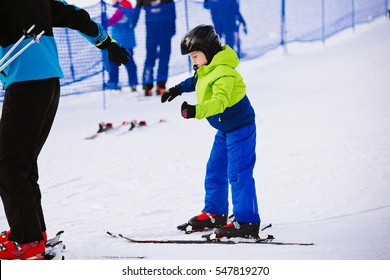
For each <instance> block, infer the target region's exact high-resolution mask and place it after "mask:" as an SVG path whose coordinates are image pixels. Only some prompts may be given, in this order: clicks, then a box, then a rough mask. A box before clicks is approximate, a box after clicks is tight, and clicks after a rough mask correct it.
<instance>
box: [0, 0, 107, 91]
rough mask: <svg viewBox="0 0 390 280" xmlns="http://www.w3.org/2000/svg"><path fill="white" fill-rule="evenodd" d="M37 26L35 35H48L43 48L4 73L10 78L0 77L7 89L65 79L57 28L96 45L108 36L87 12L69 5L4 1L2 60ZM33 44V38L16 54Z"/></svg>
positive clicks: (33, 50)
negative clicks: (60, 60)
mask: <svg viewBox="0 0 390 280" xmlns="http://www.w3.org/2000/svg"><path fill="white" fill-rule="evenodd" d="M33 24H35V25H36V27H35V28H34V29H33V31H32V32H33V33H35V34H39V33H40V32H41V31H42V30H45V34H44V35H43V36H42V37H41V39H40V43H39V44H37V43H35V44H33V45H31V46H30V47H29V48H28V49H27V50H26V51H25V52H23V53H22V54H21V55H20V56H19V57H18V58H17V59H15V60H14V61H13V62H12V63H11V64H10V65H8V66H7V67H6V68H5V69H4V72H5V74H6V77H4V76H3V75H0V79H1V81H2V83H3V88H4V89H7V88H8V87H9V86H10V85H11V84H13V83H16V82H23V81H30V80H41V79H47V78H55V77H58V78H62V77H63V73H62V70H61V67H60V64H59V59H58V51H57V46H56V42H55V39H54V36H53V27H68V28H71V29H75V30H78V31H79V32H80V34H81V35H83V36H84V37H85V38H86V39H87V40H88V41H89V42H90V43H92V44H96V43H99V42H101V41H103V40H104V38H105V37H106V34H107V33H106V31H105V30H104V28H103V26H101V25H100V24H97V23H95V22H93V21H92V20H91V18H90V16H89V14H88V13H87V12H86V11H85V10H82V9H79V8H77V7H75V6H73V5H68V4H67V3H66V2H65V1H58V0H57V1H56V0H34V1H23V3H22V4H21V3H20V1H15V0H2V1H0V57H3V56H4V55H5V54H6V53H7V51H8V50H9V49H11V48H12V47H13V45H14V44H15V43H16V42H17V41H18V40H19V38H20V37H21V36H22V35H23V30H24V29H28V28H30V27H31V26H32V25H33ZM31 40H32V38H26V39H24V40H23V41H22V42H21V44H20V45H19V46H18V47H17V48H16V49H15V50H14V52H13V53H16V52H17V51H19V50H20V49H21V48H23V47H24V46H25V45H27V44H28V43H29V42H30V41H31Z"/></svg>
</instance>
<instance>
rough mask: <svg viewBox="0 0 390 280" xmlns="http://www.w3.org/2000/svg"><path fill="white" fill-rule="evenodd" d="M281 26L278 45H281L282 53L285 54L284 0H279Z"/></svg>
mask: <svg viewBox="0 0 390 280" xmlns="http://www.w3.org/2000/svg"><path fill="white" fill-rule="evenodd" d="M281 5H282V6H281V27H280V45H281V46H282V47H283V50H284V55H287V54H288V53H287V45H286V38H285V35H286V1H285V0H282V1H281Z"/></svg>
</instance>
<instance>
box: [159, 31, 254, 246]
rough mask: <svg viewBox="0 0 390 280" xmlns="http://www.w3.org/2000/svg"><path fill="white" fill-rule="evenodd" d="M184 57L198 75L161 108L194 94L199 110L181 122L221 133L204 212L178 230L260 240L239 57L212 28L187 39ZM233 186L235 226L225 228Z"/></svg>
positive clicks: (185, 109)
mask: <svg viewBox="0 0 390 280" xmlns="http://www.w3.org/2000/svg"><path fill="white" fill-rule="evenodd" d="M181 53H182V54H189V55H190V57H191V59H192V62H193V64H194V69H195V71H196V72H195V75H194V76H193V77H191V78H188V79H186V80H185V81H183V82H181V83H180V84H178V85H176V86H175V87H173V88H170V89H169V90H168V91H167V92H165V93H164V94H163V95H162V96H161V102H163V103H164V102H166V101H167V100H168V101H169V102H170V101H172V100H173V99H174V98H176V97H177V96H178V95H181V94H182V93H183V92H191V91H195V92H196V97H197V102H198V104H196V105H190V104H188V103H187V102H184V103H183V104H182V105H181V114H182V116H183V117H184V118H186V119H189V118H197V119H203V118H207V120H208V121H209V123H210V124H211V125H212V126H213V127H214V128H216V129H217V130H218V132H217V134H216V136H215V140H214V144H213V148H212V150H211V154H210V158H209V160H208V163H207V170H206V178H205V191H206V195H205V207H204V209H203V211H202V213H201V214H199V215H198V216H195V217H193V218H191V219H190V220H189V221H188V223H186V224H183V225H180V226H178V229H180V230H185V231H187V232H191V231H202V230H204V229H207V228H216V230H215V235H216V237H217V238H221V237H245V238H258V233H259V226H260V216H259V213H258V207H257V198H256V189H255V181H254V179H253V168H254V165H255V162H256V154H255V146H256V124H255V113H254V110H253V108H252V106H251V104H250V102H249V99H248V97H247V96H246V94H245V92H246V86H245V84H244V82H243V79H242V77H241V75H240V74H239V73H238V72H237V71H236V70H235V68H236V67H237V66H238V64H239V59H238V57H237V54H236V53H235V52H234V51H233V50H232V49H231V48H230V47H229V46H227V45H225V46H221V42H220V39H219V36H218V34H217V33H216V32H215V30H214V27H213V26H211V25H199V26H197V27H195V28H194V29H192V30H191V31H189V32H188V33H187V34H186V35H184V37H183V39H182V41H181ZM229 183H230V185H231V192H232V202H233V214H234V221H233V222H231V223H229V224H226V222H227V215H228V210H229V205H228V193H229V192H228V187H229Z"/></svg>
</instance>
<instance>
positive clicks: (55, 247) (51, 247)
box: [43, 230, 65, 260]
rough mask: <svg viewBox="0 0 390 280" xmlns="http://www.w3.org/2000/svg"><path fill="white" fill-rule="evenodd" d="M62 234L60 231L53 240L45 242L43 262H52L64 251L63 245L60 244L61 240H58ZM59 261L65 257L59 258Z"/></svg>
mask: <svg viewBox="0 0 390 280" xmlns="http://www.w3.org/2000/svg"><path fill="white" fill-rule="evenodd" d="M63 233H64V231H63V230H61V231H59V232H57V234H56V235H55V236H54V237H53V238H50V239H48V240H47V241H46V242H45V247H46V250H45V253H44V254H43V257H44V259H45V260H52V259H54V258H56V257H57V255H58V254H59V253H60V252H62V251H63V250H64V249H65V245H64V244H63V243H62V240H60V238H61V235H62V234H63ZM61 259H62V260H64V259H65V257H64V256H61Z"/></svg>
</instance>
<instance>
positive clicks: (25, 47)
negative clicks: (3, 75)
mask: <svg viewBox="0 0 390 280" xmlns="http://www.w3.org/2000/svg"><path fill="white" fill-rule="evenodd" d="M44 33H45V30H43V31H42V32H41V33H39V34H38V35H37V36H35V37H34V39H33V40H31V41H30V42H29V43H28V44H27V45H25V46H24V47H23V48H21V49H20V50H19V51H18V52H17V53H16V54H14V55H13V56H12V57H11V58H10V59H9V60H8V61H7V62H6V63H4V64H3V65H2V66H1V67H0V72H1V71H3V70H4V69H5V67H7V66H8V65H9V64H10V63H11V62H12V61H14V60H15V59H16V58H17V57H18V56H19V55H21V54H22V53H23V52H24V51H25V50H26V49H27V48H28V47H30V46H31V45H32V44H34V43H39V39H40V38H41V36H42V35H43V34H44Z"/></svg>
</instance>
